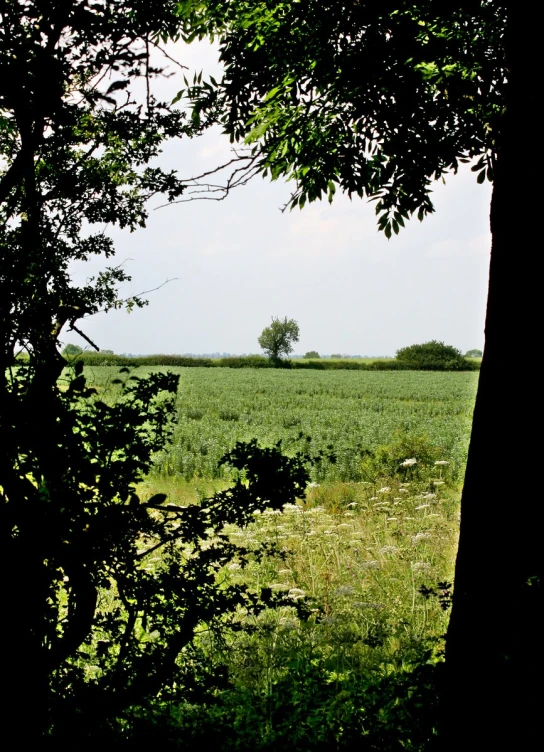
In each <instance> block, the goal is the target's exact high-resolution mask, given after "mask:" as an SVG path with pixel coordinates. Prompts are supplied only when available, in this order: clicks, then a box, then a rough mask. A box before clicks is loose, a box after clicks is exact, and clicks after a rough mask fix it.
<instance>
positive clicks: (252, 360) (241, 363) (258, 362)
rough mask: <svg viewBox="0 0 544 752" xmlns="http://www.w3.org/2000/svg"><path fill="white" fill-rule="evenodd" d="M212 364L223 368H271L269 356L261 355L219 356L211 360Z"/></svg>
mask: <svg viewBox="0 0 544 752" xmlns="http://www.w3.org/2000/svg"><path fill="white" fill-rule="evenodd" d="M213 365H215V366H220V367H223V368H273V367H274V365H273V363H272V362H271V361H270V359H269V358H264V357H263V356H262V355H240V356H233V357H229V358H219V359H218V360H215V361H213Z"/></svg>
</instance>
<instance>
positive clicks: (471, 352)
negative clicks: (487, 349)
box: [465, 349, 483, 358]
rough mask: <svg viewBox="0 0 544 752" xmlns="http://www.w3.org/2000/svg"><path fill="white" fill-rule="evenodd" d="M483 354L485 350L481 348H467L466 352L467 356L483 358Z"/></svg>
mask: <svg viewBox="0 0 544 752" xmlns="http://www.w3.org/2000/svg"><path fill="white" fill-rule="evenodd" d="M482 355H483V352H482V351H481V350H477V349H474V350H467V351H466V353H465V358H481V357H482Z"/></svg>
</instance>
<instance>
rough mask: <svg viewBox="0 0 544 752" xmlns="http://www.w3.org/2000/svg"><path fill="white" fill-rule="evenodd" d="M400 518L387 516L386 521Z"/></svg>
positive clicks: (394, 520)
mask: <svg viewBox="0 0 544 752" xmlns="http://www.w3.org/2000/svg"><path fill="white" fill-rule="evenodd" d="M397 520H398V517H387V519H386V520H385V521H386V522H396V521H397Z"/></svg>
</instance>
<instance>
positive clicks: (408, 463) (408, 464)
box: [400, 457, 417, 467]
mask: <svg viewBox="0 0 544 752" xmlns="http://www.w3.org/2000/svg"><path fill="white" fill-rule="evenodd" d="M412 465H417V460H416V458H415V457H410V458H409V459H407V460H404V462H401V463H400V466H401V467H412Z"/></svg>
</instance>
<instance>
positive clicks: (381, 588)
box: [89, 368, 477, 752]
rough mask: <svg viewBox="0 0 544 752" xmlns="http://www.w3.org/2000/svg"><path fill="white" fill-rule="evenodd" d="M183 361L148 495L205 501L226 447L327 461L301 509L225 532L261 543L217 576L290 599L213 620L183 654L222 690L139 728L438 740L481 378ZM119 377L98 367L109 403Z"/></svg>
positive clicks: (269, 745)
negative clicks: (217, 625) (245, 443)
mask: <svg viewBox="0 0 544 752" xmlns="http://www.w3.org/2000/svg"><path fill="white" fill-rule="evenodd" d="M145 370H147V369H145ZM145 370H144V369H138V373H139V374H140V373H143V372H145ZM173 370H177V369H173ZM179 370H180V375H181V384H180V394H179V402H178V414H179V424H178V426H177V427H176V431H175V434H174V441H173V444H172V447H171V448H170V449H169V450H168V452H166V453H164V454H163V455H161V456H160V457H158V458H157V467H156V470H155V472H153V473H152V474H151V475H150V476H149V477H148V478H147V479H146V480H145V481H144V482H143V483H142V484H141V485H140V488H139V491H140V493H141V495H142V496H144V497H146V496H150V495H152V494H153V493H156V492H158V491H159V492H163V493H167V494H168V496H169V500H170V502H173V503H179V504H189V503H198V499H199V498H202V497H203V496H209V495H210V494H212V493H213V492H214V491H216V490H219V489H221V488H224V487H225V485H226V484H227V483H228V480H229V479H228V477H227V476H226V475H221V473H218V472H217V469H216V465H215V463H216V462H217V460H218V459H219V457H220V456H221V455H222V454H223V453H224V451H226V450H227V449H229V448H230V447H231V446H232V444H233V443H234V442H235V441H237V440H247V439H249V438H252V437H253V436H257V437H258V438H259V439H260V440H261V443H264V444H270V443H275V442H277V441H278V440H280V439H281V440H282V441H283V444H284V446H285V447H286V448H287V450H288V451H296V450H297V449H299V448H300V447H301V446H302V447H304V448H307V447H310V449H311V451H312V452H314V454H317V453H318V452H319V450H321V451H323V452H325V454H326V455H327V457H326V458H325V459H323V460H322V461H321V462H317V463H316V465H315V466H314V468H313V471H312V472H313V482H312V483H311V484H310V487H309V488H308V489H307V491H306V494H305V496H304V498H302V499H300V500H299V502H298V503H297V504H294V505H290V506H287V507H285V508H284V511H283V513H272V512H270V513H263V514H260V515H256V516H255V519H254V522H253V523H252V524H251V525H249V526H248V527H247V528H244V529H238V528H235V527H232V526H231V527H230V528H229V529H228V531H227V532H228V535H229V536H230V537H231V539H232V540H233V541H235V542H237V543H240V544H242V545H243V546H245V547H246V548H247V549H248V550H249V551H250V552H251V551H253V552H255V553H254V555H252V554H251V553H250V554H249V559H248V563H247V565H244V562H243V561H239V560H233V561H231V562H230V563H229V564H228V565H227V566H226V567H225V568H224V569H223V570H222V571H221V572H220V573H219V574H218V577H219V580H220V582H221V583H222V586H225V587H228V585H229V584H232V583H239V582H243V583H245V584H247V585H248V586H249V587H250V588H253V589H255V590H259V589H261V588H268V589H269V590H270V592H271V593H272V594H274V595H275V596H276V597H277V598H278V599H279V605H278V607H277V608H274V609H266V610H264V611H262V612H261V613H260V614H259V615H258V616H255V615H250V614H248V613H245V612H243V611H239V612H238V613H237V614H236V616H235V620H234V623H233V624H230V623H229V624H227V623H225V624H224V625H223V627H222V628H221V629H203V630H202V632H201V633H200V634H199V636H198V640H197V643H196V644H195V646H193V648H192V649H191V650H192V651H193V652H190V651H189V652H186V653H185V654H184V655H183V656H182V657H181V659H182V661H184V662H186V663H187V665H189V664H190V663H191V661H194V660H196V663H197V665H198V667H199V669H198V670H199V671H203V670H204V669H203V667H206V671H207V672H208V674H209V675H210V676H213V677H214V678H215V679H217V677H221V676H222V677H225V679H224V683H223V687H222V688H221V687H219V688H217V686H216V688H215V689H212V690H210V692H209V693H208V694H204V696H200V699H194V700H192V701H191V699H190V697H189V699H186V700H185V701H178V702H175V703H172V702H168V703H164V702H157V703H155V704H154V705H153V707H152V711H151V715H150V713H149V711H145V712H143V714H142V712H141V711H139V712H140V715H137V716H135V717H134V718H133V719H132V726H131V728H132V729H133V731H134V733H135V734H140V735H144V736H145V733H146V731H145V729H146V728H147V726H146V724H148V723H151V725H152V728H153V729H154V730H153V734H154V735H155V736H153V738H154V739H156V734H157V718H158V717H160V719H161V720H160V723H159V725H160V727H161V728H162V729H163V731H164V730H165V729H166V730H168V733H167V736H168V739H169V740H170V741H165V742H164V748H165V749H169V748H173V749H191V748H194V747H195V746H196V745H199V744H205V745H207V746H210V745H212V746H215V747H216V748H217V749H218V750H221V752H227V751H230V750H233V751H234V750H236V751H237V752H246V750H247V752H249V750H252V751H253V750H262V751H263V752H265V751H266V752H279V750H283V749H285V750H287V749H289V750H290V751H291V750H300V752H303V751H304V752H306V750H314V749H315V750H324V751H325V750H327V751H328V750H331V752H332V750H336V751H338V750H346V752H347V750H351V749H360V748H364V749H376V750H378V749H379V750H382V751H384V750H389V749H391V750H393V749H407V750H413V751H414V752H415V751H416V750H417V751H418V752H419V751H420V750H421V751H422V750H425V749H427V748H428V746H427V745H428V744H429V741H430V740H431V739H432V738H433V735H434V733H435V727H436V707H435V706H436V696H437V693H436V670H437V668H436V667H437V666H438V665H439V662H440V650H441V645H442V635H443V634H444V632H445V629H446V626H447V618H448V610H447V607H448V604H449V596H450V583H451V580H452V577H453V562H454V552H455V548H456V542H457V532H458V498H459V489H460V481H461V479H462V473H463V469H464V463H465V460H466V447H467V442H468V435H469V425H470V417H471V413H472V407H473V400H474V395H475V390H476V381H477V374H474V373H470V372H469V373H424V372H418V373H413V372H386V373H371V372H357V371H355V372H354V371H331V372H319V371H311V372H304V371H282V370H274V371H269V370H262V371H258V372H252V371H250V370H239V371H238V370H229V369H198V368H191V369H179ZM116 373H117V369H110V368H108V369H99V368H93V369H92V371H91V372H90V374H89V375H90V376H91V380H94V383H95V385H96V386H97V387H98V390H99V396H100V397H101V398H107V399H114V398H115V394H116V393H117V389H118V388H119V387H118V386H116V385H115V384H112V379H113V377H114V376H115V375H116ZM307 436H310V437H311V439H312V440H311V442H308V441H307V438H306V437H307ZM332 451H334V453H335V454H336V457H337V460H336V462H333V461H332V460H331V458H330V457H328V454H330V452H332ZM327 453H328V454H327ZM406 460H410V462H406ZM262 544H266V546H267V547H268V551H269V553H268V554H267V555H265V556H261V555H259V554H258V553H257V552H258V550H259V548H260V547H261V546H262ZM194 651H196V653H195V652H194ZM195 655H196V656H197V658H196V659H195V658H194V656H195ZM161 714H162V715H161ZM150 717H151V719H152V720H151V721H150ZM148 730H149V729H148ZM165 733H166V731H165ZM363 739H364V740H365V742H364V743H365V745H366V746H364V747H361V744H362V740H363ZM172 740H173V741H172ZM170 742H171V744H172V745H173V746H170V747H169V746H168V744H170ZM350 745H351V746H350Z"/></svg>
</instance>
